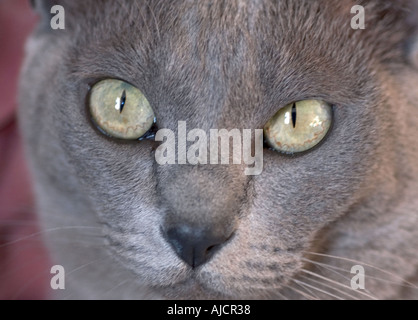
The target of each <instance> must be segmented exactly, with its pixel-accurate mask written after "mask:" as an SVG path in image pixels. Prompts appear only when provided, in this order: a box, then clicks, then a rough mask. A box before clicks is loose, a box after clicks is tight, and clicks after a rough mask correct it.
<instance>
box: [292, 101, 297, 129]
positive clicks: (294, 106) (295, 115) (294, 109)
mask: <svg viewBox="0 0 418 320" xmlns="http://www.w3.org/2000/svg"><path fill="white" fill-rule="evenodd" d="M296 117H297V110H296V103H294V104H293V106H292V123H293V128H295V127H296Z"/></svg>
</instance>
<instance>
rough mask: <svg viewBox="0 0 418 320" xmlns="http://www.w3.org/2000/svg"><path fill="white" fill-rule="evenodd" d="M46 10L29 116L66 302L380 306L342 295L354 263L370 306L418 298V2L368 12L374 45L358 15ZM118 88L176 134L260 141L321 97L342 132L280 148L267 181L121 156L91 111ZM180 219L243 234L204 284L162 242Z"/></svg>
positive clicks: (199, 8)
mask: <svg viewBox="0 0 418 320" xmlns="http://www.w3.org/2000/svg"><path fill="white" fill-rule="evenodd" d="M36 3H37V8H38V11H40V12H43V13H42V15H43V16H44V20H43V22H41V24H40V26H39V28H38V29H37V31H36V32H35V33H34V34H33V36H32V37H31V39H30V40H29V42H28V44H27V59H26V63H25V66H24V70H23V73H22V81H21V88H20V106H21V108H20V119H21V128H22V131H23V133H24V137H25V144H26V148H27V154H28V156H29V158H30V163H31V168H32V172H33V177H34V181H35V187H36V194H37V201H38V209H39V210H38V211H39V214H40V216H41V218H42V221H43V225H44V228H45V237H46V239H47V243H48V245H49V247H50V248H51V253H52V256H53V258H54V261H55V262H56V263H57V264H61V265H63V266H64V267H65V268H66V270H67V290H66V291H65V292H64V295H65V296H67V295H68V297H71V298H107V297H112V298H167V297H168V298H184V299H189V298H283V297H288V298H306V297H310V298H312V297H319V298H333V297H335V296H340V295H342V294H341V292H340V293H339V292H338V291H335V290H334V291H332V290H333V289H330V288H329V287H327V286H333V287H335V288H336V289H339V290H343V291H344V292H345V293H348V294H350V295H351V296H354V297H359V298H368V297H369V296H366V295H364V294H361V293H359V292H355V291H352V290H351V289H350V290H348V289H347V288H345V287H342V286H341V285H343V286H346V287H347V286H350V278H351V276H352V275H351V276H350V273H349V271H350V268H351V266H353V265H355V264H363V265H364V266H365V268H366V289H367V290H368V291H367V294H370V295H371V296H374V297H377V298H416V297H417V296H418V290H417V289H411V288H409V287H408V286H407V285H405V282H403V280H400V279H405V280H409V281H412V282H414V281H415V283H417V281H416V280H417V278H416V277H417V276H418V273H417V271H418V250H417V248H418V220H417V214H418V210H417V208H418V197H417V195H418V194H417V192H418V160H417V159H418V149H417V142H416V139H417V137H418V132H417V130H418V118H417V117H418V116H417V115H418V109H417V107H418V106H417V101H418V67H417V65H418V63H417V58H416V57H417V55H418V46H417V45H416V43H417V42H418V41H416V40H417V39H418V36H417V34H416V33H415V31H416V29H415V27H416V26H415V23H416V21H417V19H414V18H408V17H413V15H414V14H416V13H414V11H413V10H412V9H411V10H408V8H410V5H411V4H413V1H397V2H396V4H395V1H393V2H391V1H367V2H366V1H363V3H364V4H365V6H366V10H367V11H366V29H365V30H352V29H351V28H350V20H351V17H352V15H351V14H350V8H351V7H352V6H353V5H354V4H356V3H355V2H354V1H350V0H346V1H340V0H338V1H337V0H327V1H325V0H323V1H322V0H318V1H311V0H309V1H308V0H306V1H303V0H297V1H293V0H253V1H250V0H248V1H244V0H228V1H226V0H225V1H224V0H219V1H187V0H184V1H178V0H166V1H156V0H155V1H153V0H152V1H132V0H129V1H128V0H126V1H125V0H119V1H96V0H95V1H91V0H90V1H65V0H62V1H42V0H41V1H36ZM52 3H60V4H62V5H63V6H64V8H65V9H66V24H67V25H66V30H57V31H53V30H49V29H48V27H47V24H48V23H49V21H48V15H47V14H45V9H42V8H41V7H44V8H48V7H49V6H50V5H51V4H52ZM411 8H412V6H411ZM415 17H416V16H415ZM414 59H415V60H414ZM414 61H415V65H414ZM103 78H120V79H123V80H125V81H128V82H130V83H131V84H133V85H135V86H136V87H138V88H139V89H140V90H142V91H143V92H144V94H145V95H146V96H147V98H148V100H149V101H150V103H151V105H152V107H153V108H154V111H155V113H156V117H157V121H158V126H159V128H168V129H172V130H174V131H175V130H176V127H177V122H178V121H183V120H184V121H187V125H188V128H201V129H204V130H209V129H211V128H219V129H221V128H226V129H231V128H242V129H244V128H245V129H256V128H262V127H263V126H264V124H265V123H266V122H267V121H268V119H269V118H270V117H272V116H273V115H274V114H275V113H276V112H277V111H278V109H279V108H280V107H283V106H285V105H286V104H288V103H289V102H292V101H296V100H302V99H308V98H318V99H323V100H326V101H328V102H330V103H332V104H334V105H335V106H336V107H335V124H334V127H333V129H332V132H331V134H330V135H329V137H328V138H327V139H326V141H325V142H324V143H323V144H322V145H321V146H320V147H318V148H316V149H314V150H312V151H311V152H309V153H307V154H305V155H302V156H299V157H288V156H283V155H280V154H278V153H276V152H274V151H271V150H265V152H264V172H263V174H262V175H260V176H254V177H247V176H245V175H244V173H243V170H244V168H245V167H244V166H242V167H241V166H237V165H230V166H202V167H198V166H189V165H184V166H166V167H162V166H158V165H157V164H156V163H155V160H154V150H155V148H156V143H155V142H152V141H142V142H135V143H120V142H118V141H115V140H111V139H108V138H107V137H105V136H103V135H101V134H100V133H99V132H98V131H97V130H95V128H94V127H93V126H92V124H91V121H90V119H89V115H88V113H87V109H86V97H87V95H88V91H89V86H91V85H92V84H94V83H95V82H96V81H98V80H99V79H103ZM178 221H193V223H195V224H197V225H205V224H209V223H210V224H212V225H215V226H216V225H217V226H221V227H222V228H226V229H228V230H229V231H230V230H235V236H234V237H233V239H231V240H230V241H229V242H228V243H226V245H225V246H224V247H223V248H222V249H221V250H219V251H218V252H217V253H216V254H215V255H214V257H213V258H212V259H211V260H210V261H209V262H208V263H206V264H205V265H203V266H202V267H201V268H199V269H197V270H196V271H193V270H191V269H190V268H189V267H187V266H186V264H184V263H183V262H182V261H181V260H180V259H179V258H178V257H177V256H176V254H175V253H174V251H173V249H172V248H171V246H170V245H169V244H168V243H167V242H166V240H165V239H164V237H163V236H162V234H161V227H162V226H166V225H167V224H175V223H177V222H178ZM74 226H85V227H97V229H94V228H90V229H89V228H72V227H74ZM51 228H57V229H55V230H50V229H51ZM229 231H228V232H229ZM307 252H314V253H319V254H329V255H335V256H339V257H343V258H346V259H353V260H356V261H359V262H360V263H355V262H353V261H348V260H342V259H336V258H327V257H324V256H320V255H317V254H308V253H307ZM306 259H310V260H312V261H315V263H316V265H315V264H312V263H308V262H307V260H306ZM318 263H323V264H327V265H330V266H336V267H339V268H343V269H345V270H348V272H346V273H345V277H341V276H340V275H339V274H338V273H342V271H341V270H339V271H338V272H332V271H330V270H334V269H330V267H324V266H322V267H321V266H320V265H318ZM366 263H367V265H366ZM369 265H371V266H374V267H378V268H380V269H381V270H384V271H386V272H389V273H391V274H390V275H388V274H387V273H382V272H381V271H379V270H377V269H376V268H372V267H369ZM80 266H82V267H81V268H79V267H80ZM302 268H303V269H302ZM303 270H307V271H303ZM71 271H72V272H71ZM334 271H335V270H334ZM307 272H315V273H316V274H319V275H322V276H324V277H327V278H329V279H333V280H334V281H335V282H337V283H339V284H340V286H336V285H335V284H333V283H331V282H329V281H325V280H323V279H321V278H318V277H316V276H313V275H312V274H308V273H307ZM393 274H396V276H394V275H393ZM306 277H308V278H306ZM375 278H383V279H384V280H387V281H389V282H385V281H381V280H376V279H375ZM300 281H303V283H309V284H310V285H311V286H316V287H317V288H322V291H327V292H333V294H334V296H331V295H329V294H325V293H323V292H321V291H318V290H314V289H312V288H311V289H309V287H306V284H305V286H304V285H303V283H302V282H300ZM314 281H317V282H314ZM318 282H319V283H318ZM307 288H308V289H307ZM343 297H344V298H350V296H347V295H343Z"/></svg>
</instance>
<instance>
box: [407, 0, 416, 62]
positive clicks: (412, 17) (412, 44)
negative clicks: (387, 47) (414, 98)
mask: <svg viewBox="0 0 418 320" xmlns="http://www.w3.org/2000/svg"><path fill="white" fill-rule="evenodd" d="M412 2H413V3H412V5H411V6H410V8H409V14H408V15H409V16H408V20H407V23H408V27H409V28H410V30H411V36H410V37H409V39H408V46H407V55H408V60H409V62H410V63H411V64H412V65H413V66H415V67H416V68H417V69H418V0H412Z"/></svg>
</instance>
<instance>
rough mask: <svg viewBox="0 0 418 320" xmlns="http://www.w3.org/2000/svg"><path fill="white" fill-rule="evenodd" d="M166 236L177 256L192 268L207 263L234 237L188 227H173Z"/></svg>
mask: <svg viewBox="0 0 418 320" xmlns="http://www.w3.org/2000/svg"><path fill="white" fill-rule="evenodd" d="M165 236H166V239H167V241H168V242H169V243H170V244H171V245H172V247H173V248H174V250H175V251H176V253H177V255H178V256H179V257H180V258H181V259H182V260H183V261H185V262H186V263H187V264H188V265H190V266H191V267H192V268H197V267H198V266H200V265H202V264H204V263H205V262H207V261H208V260H209V259H210V258H211V257H212V256H213V254H214V253H215V252H216V251H218V250H219V249H220V248H221V247H222V244H224V243H225V242H227V241H228V240H229V239H230V238H231V237H232V235H228V236H225V235H220V234H216V233H215V232H213V231H211V230H204V229H199V228H192V227H190V226H187V225H181V226H177V227H174V228H173V227H172V228H170V229H168V230H167V231H166V232H165Z"/></svg>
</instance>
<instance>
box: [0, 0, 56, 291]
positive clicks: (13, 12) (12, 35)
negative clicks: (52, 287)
mask: <svg viewBox="0 0 418 320" xmlns="http://www.w3.org/2000/svg"><path fill="white" fill-rule="evenodd" d="M36 20H37V17H36V16H35V14H34V13H33V12H32V10H31V8H30V6H29V1H27V0H0V299H43V298H45V296H46V290H47V286H49V280H50V273H49V271H50V268H51V265H50V263H49V261H48V257H47V254H46V251H45V249H44V246H43V244H42V242H41V238H40V236H39V228H38V226H37V223H36V217H35V212H34V208H33V197H32V193H31V188H30V179H29V176H28V172H27V168H26V163H25V159H24V156H23V152H22V145H21V139H20V136H19V133H18V130H17V120H16V108H17V98H16V94H17V82H18V76H19V70H20V65H21V62H22V59H23V46H24V42H25V39H26V38H27V36H28V34H29V33H30V32H31V30H32V29H33V26H34V25H35V23H36Z"/></svg>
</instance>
